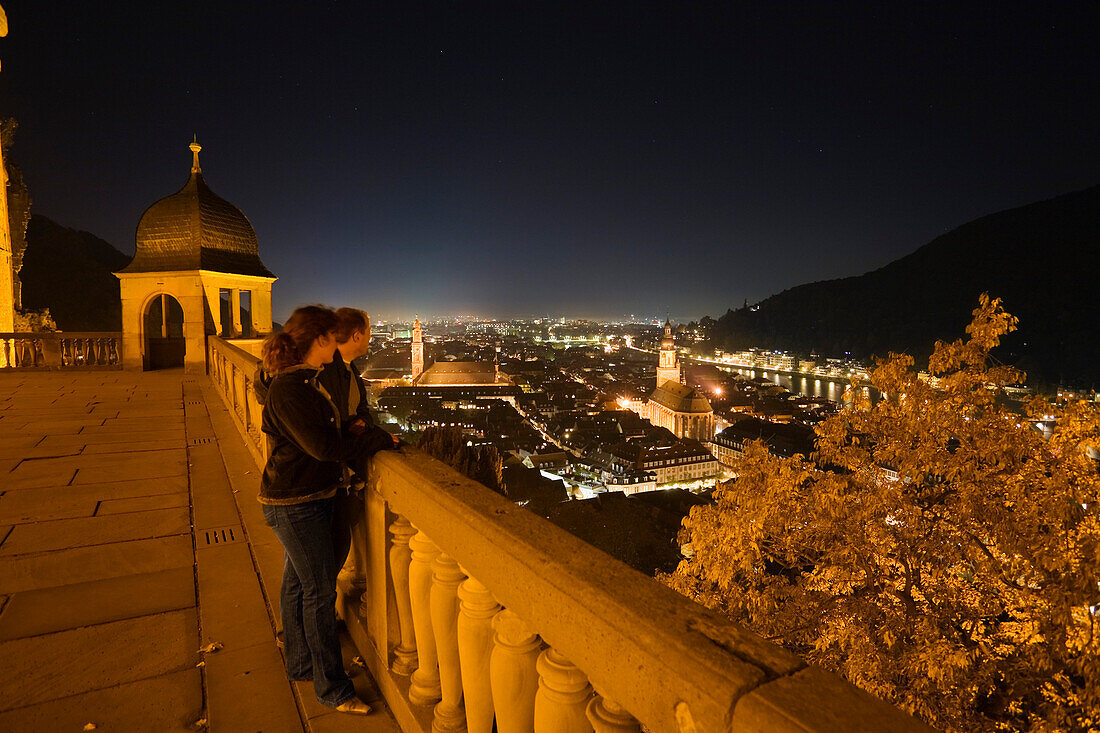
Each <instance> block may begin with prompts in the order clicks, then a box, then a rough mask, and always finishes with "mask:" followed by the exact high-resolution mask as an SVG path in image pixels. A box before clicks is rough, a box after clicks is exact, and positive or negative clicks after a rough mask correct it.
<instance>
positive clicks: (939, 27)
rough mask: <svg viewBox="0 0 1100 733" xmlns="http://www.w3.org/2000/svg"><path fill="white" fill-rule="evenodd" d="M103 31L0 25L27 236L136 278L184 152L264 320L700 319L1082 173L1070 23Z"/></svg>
mask: <svg viewBox="0 0 1100 733" xmlns="http://www.w3.org/2000/svg"><path fill="white" fill-rule="evenodd" d="M120 5H121V6H122V7H114V6H113V4H109V3H93V2H60V3H52V2H44V1H43V0H32V1H28V0H24V1H22V2H17V1H16V0H4V1H3V6H4V8H5V10H6V11H7V14H8V18H9V22H10V34H9V37H8V38H6V39H0V59H2V71H0V114H2V115H14V116H16V117H17V118H18V119H19V121H20V123H21V128H20V131H19V133H18V136H17V139H16V146H15V149H14V151H13V153H12V157H13V158H14V160H15V162H16V163H17V164H18V165H20V166H21V168H22V170H23V172H24V176H25V178H26V180H27V182H28V185H29V186H30V190H31V194H32V196H33V197H34V207H33V211H34V212H36V213H40V214H44V215H46V216H49V217H51V218H53V219H55V220H56V221H58V222H59V223H61V224H64V225H66V226H70V227H74V228H78V229H85V230H88V231H90V232H92V233H94V234H96V235H98V236H100V237H102V238H104V239H106V240H107V241H109V242H111V243H112V244H114V245H115V246H117V247H118V248H119V249H121V250H122V251H124V252H127V253H132V252H133V247H134V241H133V240H134V230H135V228H136V226H137V222H138V219H139V218H140V217H141V214H142V212H143V211H144V210H145V208H146V207H148V206H149V205H150V204H151V203H153V201H155V200H156V199H159V198H161V197H163V196H165V195H168V194H170V193H173V192H174V191H176V190H177V189H179V188H180V187H181V186H182V185H183V183H184V182H185V181H186V179H187V176H188V172H189V168H190V152H189V151H188V150H187V144H188V143H189V142H190V141H191V136H192V134H197V135H198V140H199V142H200V143H201V144H202V145H203V148H204V149H203V152H202V165H203V173H204V175H205V177H206V180H207V182H208V183H209V184H210V186H211V188H213V190H214V191H216V192H217V193H218V194H219V195H221V196H222V197H224V198H226V199H228V200H229V201H231V202H233V203H234V204H236V205H237V206H238V207H240V208H241V210H242V211H244V213H245V214H246V215H247V216H248V217H249V219H250V220H251V221H252V224H253V226H254V227H255V228H256V232H257V234H258V235H259V239H260V255H261V257H262V259H263V260H264V262H265V264H266V265H267V266H268V268H269V269H271V270H272V271H273V272H275V273H276V274H277V275H279V276H280V278H281V279H280V280H279V281H278V282H277V283H276V285H275V316H276V319H282V318H284V317H285V316H286V314H287V313H288V312H289V310H290V309H291V308H293V307H294V306H295V305H298V304H300V303H303V302H310V301H322V302H326V303H329V304H332V305H356V306H359V307H362V308H365V309H367V310H368V311H370V312H371V313H372V314H374V315H375V316H376V317H383V318H390V319H392V318H397V317H408V316H411V315H412V313H413V312H419V313H420V314H421V315H422V316H424V315H428V316H431V315H454V314H475V315H481V316H498V317H506V316H528V315H542V314H547V313H551V314H561V315H568V316H583V317H600V318H603V317H621V316H622V315H624V314H629V313H635V314H638V315H642V314H661V315H664V314H665V313H666V312H667V313H671V315H672V316H673V317H674V318H677V317H679V318H684V319H687V318H696V317H698V316H701V315H703V314H704V313H709V314H711V315H715V316H717V315H720V314H721V313H723V312H725V310H726V308H728V307H731V306H733V307H737V306H740V304H741V303H742V301H743V300H744V299H746V298H747V299H748V300H749V301H750V302H752V301H755V300H759V299H762V298H764V297H766V296H768V295H770V294H773V293H775V292H778V291H780V290H783V289H785V288H788V287H791V286H794V285H798V284H800V283H803V282H808V281H812V280H820V279H826V278H833V277H841V276H846V275H855V274H859V273H862V272H865V271H867V270H871V269H875V268H877V267H880V266H882V265H884V264H886V263H887V262H889V261H891V260H893V259H896V258H897V257H899V256H901V255H904V254H906V253H908V252H910V251H912V250H914V249H916V248H917V247H919V246H920V245H922V244H924V243H926V242H928V241H929V240H930V239H932V238H933V237H935V236H936V235H938V234H941V233H943V232H944V231H946V230H948V229H951V228H953V227H955V226H957V225H959V224H962V223H964V222H966V221H968V220H970V219H973V218H975V217H978V216H981V215H983V214H987V213H992V212H994V211H998V210H1001V209H1005V208H1009V207H1012V206H1017V205H1021V204H1025V203H1029V202H1031V201H1035V200H1039V199H1043V198H1049V197H1051V196H1055V195H1058V194H1061V193H1066V192H1069V191H1072V190H1076V189H1080V188H1084V187H1086V186H1090V185H1093V184H1096V183H1097V182H1098V178H1100V175H1098V170H1100V165H1098V164H1100V134H1098V125H1097V116H1096V104H1097V99H1100V55H1098V51H1097V48H1098V46H1100V43H1098V42H1097V38H1100V4H1097V3H1093V2H1075V3H1069V4H1066V5H1061V4H1050V3H1032V4H1030V5H1031V6H1032V7H1030V8H1029V9H1022V8H1021V6H1018V5H1016V4H1008V3H998V4H991V3H980V4H974V5H967V6H966V7H962V6H963V5H964V4H960V3H951V4H948V5H946V6H945V7H944V8H942V9H940V10H931V9H929V7H930V6H928V5H927V4H924V3H921V4H920V8H919V9H917V8H915V7H907V8H902V7H900V6H902V5H905V6H909V5H913V6H916V5H917V4H909V3H883V4H881V5H873V6H872V5H867V6H857V5H855V4H850V3H772V2H766V3H765V2H761V3H754V4H749V3H736V4H734V3H726V4H723V5H729V6H733V5H736V6H737V9H729V8H727V9H726V10H724V11H722V12H718V11H715V10H713V9H704V8H703V7H702V6H699V7H696V6H694V5H689V4H687V3H678V2H668V3H662V4H659V5H649V4H644V3H636V2H622V3H614V4H612V3H607V4H603V3H591V4H587V3H586V4H585V5H586V6H588V7H585V8H584V9H574V10H569V9H567V8H568V7H569V6H568V5H567V4H563V3H555V2H548V3H534V2H514V3H507V4H489V3H476V2H449V3H444V4H438V5H436V4H423V3H415V2H395V3H386V4H380V3H367V2H350V1H349V2H339V3H321V2H307V3H293V4H292V3H231V2H228V1H223V2H219V3H210V4H207V3H201V2H193V3H121V4H120ZM750 5H752V6H753V7H749V6H750ZM775 6H782V7H775Z"/></svg>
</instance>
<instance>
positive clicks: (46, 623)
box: [0, 567, 195, 730]
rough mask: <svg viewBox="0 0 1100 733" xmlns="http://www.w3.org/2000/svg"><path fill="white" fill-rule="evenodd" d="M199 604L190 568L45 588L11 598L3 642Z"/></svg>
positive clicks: (1, 627) (0, 619) (0, 634)
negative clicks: (196, 601) (196, 599)
mask: <svg viewBox="0 0 1100 733" xmlns="http://www.w3.org/2000/svg"><path fill="white" fill-rule="evenodd" d="M194 606H195V571H194V570H193V569H192V568H190V567H180V568H172V569H171V570H162V571H160V572H156V573H145V574H141V575H124V576H121V577H118V578H107V579H105V580H95V581H91V582H88V583H73V584H72V585H61V586H55V587H52V588H41V589H39V590H32V591H26V592H23V593H16V594H15V595H14V596H12V597H11V600H10V601H9V602H8V604H7V605H6V606H4V609H3V612H0V640H6V639H18V638H21V637H25V636H37V635H39V634H48V633H52V632H55V631H64V630H65V629H71V628H79V627H81V626H91V625H93V624H102V623H107V622H108V621H120V620H122V619H127V618H136V617H138V616H148V615H150V614H157V613H164V612H166V611H176V610H180V609H187V608H193V607H194ZM0 730H3V727H2V726H0Z"/></svg>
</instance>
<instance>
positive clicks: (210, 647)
mask: <svg viewBox="0 0 1100 733" xmlns="http://www.w3.org/2000/svg"><path fill="white" fill-rule="evenodd" d="M222 648H224V645H223V644H222V643H221V642H220V641H212V642H210V643H209V644H207V645H206V646H204V647H203V648H202V649H199V654H213V653H214V652H216V651H218V650H219V649H222Z"/></svg>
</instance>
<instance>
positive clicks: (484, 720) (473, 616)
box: [458, 578, 500, 733]
mask: <svg viewBox="0 0 1100 733" xmlns="http://www.w3.org/2000/svg"><path fill="white" fill-rule="evenodd" d="M458 597H459V598H460V599H462V603H461V605H460V606H459V613H458V656H459V659H460V660H461V667H462V694H463V697H464V698H465V701H466V729H467V730H469V731H470V733H492V730H493V691H492V686H491V684H490V682H489V660H490V657H491V656H492V653H493V617H494V616H496V615H497V613H498V612H499V611H500V604H499V603H497V602H496V599H494V598H493V594H492V593H490V592H489V590H488V589H487V588H486V587H485V586H484V585H482V584H481V583H479V582H478V581H477V580H475V579H474V578H466V580H465V581H463V583H462V585H460V586H459V587H458Z"/></svg>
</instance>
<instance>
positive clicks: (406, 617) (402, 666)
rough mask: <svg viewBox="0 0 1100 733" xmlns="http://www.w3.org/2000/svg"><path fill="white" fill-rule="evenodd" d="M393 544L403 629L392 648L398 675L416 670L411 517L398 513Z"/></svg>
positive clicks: (393, 570)
mask: <svg viewBox="0 0 1100 733" xmlns="http://www.w3.org/2000/svg"><path fill="white" fill-rule="evenodd" d="M390 534H392V535H393V545H392V546H391V547H390V574H391V575H392V577H393V592H394V595H395V596H396V598H395V602H396V605H397V621H398V624H399V625H400V627H401V629H400V631H401V643H400V644H399V645H398V646H397V648H396V649H394V650H393V667H392V669H393V671H394V672H395V673H396V674H400V675H407V674H412V673H413V670H415V669H416V634H415V632H414V631H413V613H412V603H411V602H410V601H409V560H410V557H411V553H410V551H409V540H410V539H412V536H413V535H414V534H416V529H414V528H413V526H412V525H411V524H409V520H407V519H405V518H404V517H403V516H401V515H400V514H398V515H397V516H396V517H395V518H394V520H393V524H391V525H390Z"/></svg>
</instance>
